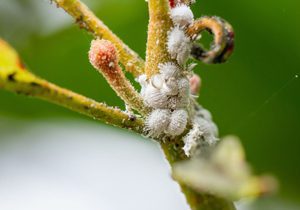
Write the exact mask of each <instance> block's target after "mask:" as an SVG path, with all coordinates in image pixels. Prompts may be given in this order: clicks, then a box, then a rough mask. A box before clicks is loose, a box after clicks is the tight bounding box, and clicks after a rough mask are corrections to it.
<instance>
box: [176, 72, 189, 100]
mask: <svg viewBox="0 0 300 210" xmlns="http://www.w3.org/2000/svg"><path fill="white" fill-rule="evenodd" d="M178 89H179V95H180V96H181V97H186V98H188V97H189V95H190V81H189V80H188V79H187V78H186V77H182V78H180V79H179V80H178Z"/></svg>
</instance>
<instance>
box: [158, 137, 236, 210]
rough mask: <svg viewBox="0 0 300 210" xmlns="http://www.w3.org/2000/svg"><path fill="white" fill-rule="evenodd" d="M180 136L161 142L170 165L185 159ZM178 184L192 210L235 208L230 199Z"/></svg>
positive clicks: (225, 209) (227, 209)
mask: <svg viewBox="0 0 300 210" xmlns="http://www.w3.org/2000/svg"><path fill="white" fill-rule="evenodd" d="M181 138H182V137H178V138H177V139H175V140H172V141H165V142H164V143H161V147H162V149H163V151H164V154H165V156H166V159H167V160H168V161H169V163H170V165H171V166H172V165H173V164H174V163H176V162H179V161H182V160H186V159H187V157H186V155H185V154H184V152H183V150H182V147H183V141H182V139H181ZM179 185H180V187H181V191H182V193H183V194H184V195H185V197H186V200H187V202H188V204H189V205H190V207H191V209H192V210H235V207H234V204H233V203H232V202H230V201H227V200H225V199H223V198H218V197H216V196H213V195H210V194H205V193H201V194H200V193H198V192H195V191H194V190H192V189H191V188H189V187H187V186H186V185H184V184H181V183H179Z"/></svg>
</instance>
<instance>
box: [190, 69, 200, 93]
mask: <svg viewBox="0 0 300 210" xmlns="http://www.w3.org/2000/svg"><path fill="white" fill-rule="evenodd" d="M200 87H201V78H200V77H199V76H198V75H197V74H194V75H193V76H192V77H191V78H190V89H191V94H192V95H198V94H199V91H200Z"/></svg>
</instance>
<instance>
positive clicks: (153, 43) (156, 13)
mask: <svg viewBox="0 0 300 210" xmlns="http://www.w3.org/2000/svg"><path fill="white" fill-rule="evenodd" d="M148 5H149V6H148V7H149V17H150V19H149V25H148V39H147V52H146V67H145V72H146V74H147V77H148V78H149V77H151V76H152V75H154V74H156V73H157V72H158V64H159V63H164V62H166V61H168V60H170V56H169V53H168V51H167V48H166V42H167V35H168V31H169V30H170V28H171V26H172V21H171V19H170V16H169V11H170V6H169V1H168V0H149V1H148Z"/></svg>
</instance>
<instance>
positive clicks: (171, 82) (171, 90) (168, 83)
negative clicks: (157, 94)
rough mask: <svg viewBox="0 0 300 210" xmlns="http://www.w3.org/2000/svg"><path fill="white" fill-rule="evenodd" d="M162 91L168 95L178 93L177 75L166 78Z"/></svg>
mask: <svg viewBox="0 0 300 210" xmlns="http://www.w3.org/2000/svg"><path fill="white" fill-rule="evenodd" d="M161 92H162V93H163V94H165V95H166V96H174V95H177V94H178V83H177V80H176V79H175V77H171V78H169V79H166V80H165V82H164V84H163V86H162V89H161Z"/></svg>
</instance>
